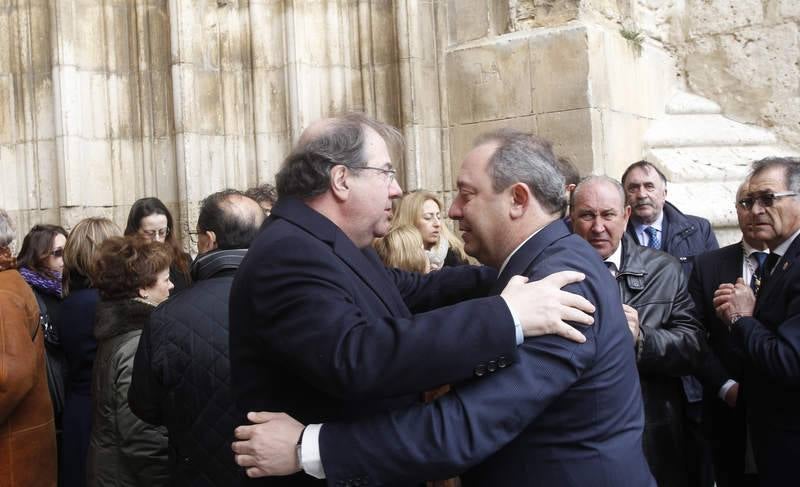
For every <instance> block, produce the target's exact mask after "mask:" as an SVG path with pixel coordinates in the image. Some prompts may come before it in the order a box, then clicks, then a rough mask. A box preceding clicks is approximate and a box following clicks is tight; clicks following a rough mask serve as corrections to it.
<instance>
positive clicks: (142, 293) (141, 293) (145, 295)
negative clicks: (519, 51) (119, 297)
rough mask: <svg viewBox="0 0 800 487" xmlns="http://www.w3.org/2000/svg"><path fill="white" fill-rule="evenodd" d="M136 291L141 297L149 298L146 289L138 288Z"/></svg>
mask: <svg viewBox="0 0 800 487" xmlns="http://www.w3.org/2000/svg"><path fill="white" fill-rule="evenodd" d="M137 292H138V293H139V297H140V298H142V299H149V298H150V294H149V293H148V292H147V289H143V288H139V290H138V291H137Z"/></svg>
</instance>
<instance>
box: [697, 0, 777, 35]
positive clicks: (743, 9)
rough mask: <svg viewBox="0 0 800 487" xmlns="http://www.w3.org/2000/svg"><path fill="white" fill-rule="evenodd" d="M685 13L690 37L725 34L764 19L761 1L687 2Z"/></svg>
mask: <svg viewBox="0 0 800 487" xmlns="http://www.w3.org/2000/svg"><path fill="white" fill-rule="evenodd" d="M687 12H691V15H689V19H690V27H689V28H690V35H691V36H697V35H703V34H719V33H727V32H730V31H732V30H734V29H736V28H739V27H744V26H748V25H755V24H759V23H761V22H762V21H763V19H764V6H763V4H762V1H761V0H713V1H708V0H689V1H688V2H687Z"/></svg>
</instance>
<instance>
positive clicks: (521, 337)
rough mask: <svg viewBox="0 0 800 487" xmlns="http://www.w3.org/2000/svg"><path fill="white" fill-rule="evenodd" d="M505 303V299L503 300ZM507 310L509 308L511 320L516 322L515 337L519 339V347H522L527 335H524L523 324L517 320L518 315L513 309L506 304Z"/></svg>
mask: <svg viewBox="0 0 800 487" xmlns="http://www.w3.org/2000/svg"><path fill="white" fill-rule="evenodd" d="M503 302H504V303H505V299H504V300H503ZM506 308H508V312H509V313H511V318H512V319H513V320H514V335H515V336H516V338H517V346H519V345H522V342H524V341H525V334H524V333H522V322H521V321H519V318H517V314H516V313H514V310H513V309H511V306H509V305H508V303H506Z"/></svg>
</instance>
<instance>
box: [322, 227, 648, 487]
mask: <svg viewBox="0 0 800 487" xmlns="http://www.w3.org/2000/svg"><path fill="white" fill-rule="evenodd" d="M563 270H580V271H582V272H584V273H586V276H587V277H586V280H585V281H583V282H581V283H580V284H577V285H570V286H568V287H567V289H569V290H570V291H572V292H576V293H578V294H581V295H583V296H585V297H586V298H587V299H588V300H589V301H591V302H593V303H594V304H595V306H596V307H597V311H596V312H595V324H594V325H593V326H590V327H583V326H581V327H580V330H581V331H582V332H583V333H584V334H585V335H586V338H587V341H586V343H583V344H578V343H575V342H571V341H568V340H566V339H564V338H561V337H558V336H552V335H551V336H542V337H537V338H534V339H528V340H526V341H525V343H524V344H523V345H522V346H521V347H520V361H519V362H518V363H517V364H514V365H512V366H510V367H507V368H499V367H498V368H493V369H490V370H494V373H492V374H489V376H488V377H484V378H479V379H473V380H471V381H468V382H466V383H464V384H462V385H460V386H458V387H457V388H456V389H455V391H454V392H451V393H449V394H446V395H445V396H443V397H441V398H439V399H438V400H436V401H435V402H433V403H430V404H426V405H417V406H414V407H410V408H407V409H404V410H396V411H393V412H392V413H390V414H384V415H379V416H375V417H373V418H369V419H366V420H363V421H358V422H355V423H350V424H347V423H331V424H325V425H324V426H323V427H322V430H321V432H320V451H321V455H322V462H323V465H324V468H325V473H326V475H327V478H328V482H329V483H330V484H331V485H380V484H384V483H387V482H400V481H412V480H421V479H426V478H443V477H448V476H451V475H453V474H456V473H459V472H462V471H464V470H465V469H467V468H470V467H474V468H472V469H471V470H470V471H468V472H467V473H465V474H464V475H463V477H462V479H463V482H464V485H486V486H504V485H508V486H525V485H531V486H532V485H536V486H559V487H569V486H587V485H592V486H599V487H603V486H606V487H612V486H615V487H616V486H620V485H635V486H641V487H647V486H655V481H654V480H653V478H652V476H651V475H650V471H649V469H648V467H647V463H646V461H645V458H644V455H643V453H642V429H643V425H644V419H643V412H642V397H641V392H640V389H639V379H638V374H637V371H636V362H635V358H634V353H633V346H632V340H631V336H630V332H629V331H628V327H627V324H626V321H625V317H624V315H623V312H622V303H621V301H620V296H619V292H618V291H617V289H616V285H615V283H614V280H613V278H612V277H611V275H610V274H609V272H608V270H607V269H606V267H605V266H604V265H603V263H602V261H601V260H600V258H599V256H598V255H597V252H596V251H595V250H594V249H593V248H592V247H590V246H589V244H588V243H586V242H585V241H584V240H582V239H581V238H580V237H578V236H575V235H571V234H570V232H569V231H568V230H567V227H566V226H565V225H564V223H563V222H562V221H561V220H557V221H555V222H553V223H551V224H550V225H548V226H547V227H545V228H543V229H542V230H541V231H540V232H539V233H537V234H536V235H534V236H533V237H532V238H531V239H530V240H528V242H527V243H525V245H523V246H522V247H521V248H520V249H519V251H517V252H516V253H515V254H514V256H513V257H512V258H511V260H510V261H509V263H508V266H507V267H506V269H505V270H504V271H503V273H502V275H501V276H500V278H499V279H498V282H497V283H496V285H495V286H494V288H493V292H495V293H496V292H499V291H500V290H501V289H502V288H503V287H504V285H505V284H506V283H507V282H508V279H510V278H511V277H512V276H513V275H516V274H522V275H526V276H528V277H529V278H531V280H535V279H541V278H543V277H545V276H547V275H549V274H552V273H553V272H557V271H563ZM576 326H577V325H576ZM476 465H477V466H476ZM354 479H357V480H358V483H354V482H353V480H354Z"/></svg>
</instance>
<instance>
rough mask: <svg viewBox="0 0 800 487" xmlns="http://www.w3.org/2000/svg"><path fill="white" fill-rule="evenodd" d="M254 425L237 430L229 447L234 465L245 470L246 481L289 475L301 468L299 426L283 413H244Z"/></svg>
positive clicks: (301, 431) (300, 432)
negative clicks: (234, 461) (298, 454)
mask: <svg viewBox="0 0 800 487" xmlns="http://www.w3.org/2000/svg"><path fill="white" fill-rule="evenodd" d="M247 419H249V420H250V421H252V422H253V423H254V424H252V425H249V426H239V427H238V428H236V430H234V435H235V436H236V439H237V440H239V441H234V442H233V444H232V445H231V448H232V449H233V452H234V453H235V455H234V457H235V459H236V463H237V464H239V466H241V467H245V468H246V469H247V476H248V477H265V476H271V475H291V474H293V473H296V472H299V471H300V470H301V467H300V465H299V462H298V459H297V440H299V439H300V435H301V434H302V433H303V425H302V424H300V423H298V422H297V421H296V420H295V419H294V418H292V417H291V416H289V415H288V414H285V413H268V412H260V413H247Z"/></svg>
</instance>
